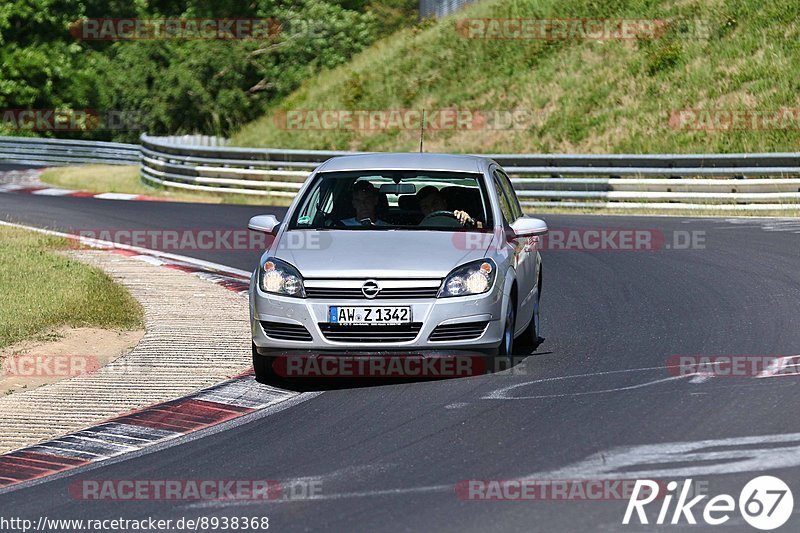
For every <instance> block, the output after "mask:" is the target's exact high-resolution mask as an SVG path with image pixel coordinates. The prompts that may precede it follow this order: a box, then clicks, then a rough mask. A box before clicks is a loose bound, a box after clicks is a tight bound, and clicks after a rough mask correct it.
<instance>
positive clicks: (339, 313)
mask: <svg viewBox="0 0 800 533" xmlns="http://www.w3.org/2000/svg"><path fill="white" fill-rule="evenodd" d="M328 322H330V323H331V324H341V325H348V326H351V325H372V324H377V325H382V324H408V323H410V322H411V308H410V307H353V306H339V305H336V306H333V305H332V306H330V307H329V308H328Z"/></svg>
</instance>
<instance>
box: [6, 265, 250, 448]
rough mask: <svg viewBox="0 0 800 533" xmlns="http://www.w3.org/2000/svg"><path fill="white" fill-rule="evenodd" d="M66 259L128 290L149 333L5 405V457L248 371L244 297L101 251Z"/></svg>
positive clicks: (13, 397) (9, 399) (19, 394)
mask: <svg viewBox="0 0 800 533" xmlns="http://www.w3.org/2000/svg"><path fill="white" fill-rule="evenodd" d="M68 253H69V254H70V255H71V256H73V257H74V258H75V259H77V260H80V261H84V262H86V263H88V264H91V265H95V266H97V267H99V268H101V269H103V270H104V271H105V272H107V273H108V274H109V276H111V278H112V279H114V280H115V281H117V282H119V283H121V284H123V285H124V286H125V287H127V289H128V290H129V291H130V293H131V294H132V295H133V297H134V298H136V299H137V300H138V301H139V302H141V304H142V307H143V308H144V312H145V327H146V330H147V331H146V333H145V335H144V337H143V338H142V340H141V342H140V343H139V344H138V345H137V346H136V347H135V348H134V349H133V350H132V351H131V352H130V353H129V354H127V355H125V356H123V357H120V358H118V359H116V360H114V361H113V362H112V363H109V364H108V365H106V366H103V367H101V368H100V369H99V370H97V371H95V372H92V373H88V374H83V375H79V376H76V377H73V378H70V379H66V380H63V381H59V382H57V383H53V384H50V385H45V386H42V387H39V388H37V389H34V390H30V391H26V392H17V393H14V394H11V395H8V396H5V397H2V398H0V413H1V415H0V453H3V452H7V451H10V450H15V449H17V448H20V447H23V446H28V445H31V444H35V443H38V442H41V441H43V440H46V439H50V438H53V437H56V436H60V435H63V434H65V433H69V432H71V431H75V430H79V429H82V428H84V427H86V426H88V425H91V424H95V423H98V422H102V421H104V420H107V419H109V418H112V417H115V416H118V415H120V414H124V413H127V412H129V411H131V410H133V409H138V408H141V407H145V406H147V405H150V404H153V403H157V402H162V401H166V400H171V399H174V398H177V397H180V396H183V395H186V394H189V393H191V392H193V391H196V390H198V389H201V388H203V387H207V386H209V385H213V384H215V383H218V382H219V381H222V380H224V379H226V378H229V377H232V376H235V375H238V374H241V373H242V372H245V371H246V370H247V369H248V367H249V365H250V357H251V354H250V326H249V323H248V318H247V299H246V298H243V297H242V296H241V295H239V294H237V293H235V292H232V291H229V290H227V289H225V288H223V287H222V286H220V285H216V284H213V283H209V282H208V281H205V280H203V279H201V278H198V277H196V276H191V275H187V274H186V273H184V272H180V271H178V270H174V269H170V268H164V267H161V266H157V265H153V264H149V263H147V262H145V261H141V260H139V259H136V258H132V257H126V256H123V255H119V254H113V253H109V252H106V251H97V250H73V251H70V252H68ZM211 325H213V327H210V326H211Z"/></svg>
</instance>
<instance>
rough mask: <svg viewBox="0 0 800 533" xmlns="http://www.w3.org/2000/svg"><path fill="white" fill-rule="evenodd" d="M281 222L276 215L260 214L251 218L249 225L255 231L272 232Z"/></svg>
mask: <svg viewBox="0 0 800 533" xmlns="http://www.w3.org/2000/svg"><path fill="white" fill-rule="evenodd" d="M279 224H280V221H279V220H278V219H277V218H275V215H258V216H255V217H253V218H251V219H250V222H249V223H248V224H247V227H248V229H251V230H253V231H260V232H262V233H272V232H274V231H275V228H277V227H278V225H279Z"/></svg>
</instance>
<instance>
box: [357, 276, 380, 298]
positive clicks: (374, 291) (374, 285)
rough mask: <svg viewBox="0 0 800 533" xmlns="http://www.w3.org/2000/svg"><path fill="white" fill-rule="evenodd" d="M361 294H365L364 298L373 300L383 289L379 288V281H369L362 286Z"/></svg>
mask: <svg viewBox="0 0 800 533" xmlns="http://www.w3.org/2000/svg"><path fill="white" fill-rule="evenodd" d="M361 292H362V293H363V294H364V296H366V297H367V298H369V299H370V300H371V299H373V298H375V297H376V296H377V295H378V293H379V292H381V288H380V287H379V286H378V282H377V281H375V280H374V279H368V280H367V281H365V282H364V284H363V285H362V286H361Z"/></svg>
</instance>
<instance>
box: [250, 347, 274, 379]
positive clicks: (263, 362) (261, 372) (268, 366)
mask: <svg viewBox="0 0 800 533" xmlns="http://www.w3.org/2000/svg"><path fill="white" fill-rule="evenodd" d="M274 362H275V357H272V356H269V355H260V354H259V353H258V350H256V345H255V344H253V372H254V373H255V376H256V381H257V382H259V383H269V382H270V381H273V380H274V379H275V377H276V374H275V369H274V368H273V366H272V364H273V363H274Z"/></svg>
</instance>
